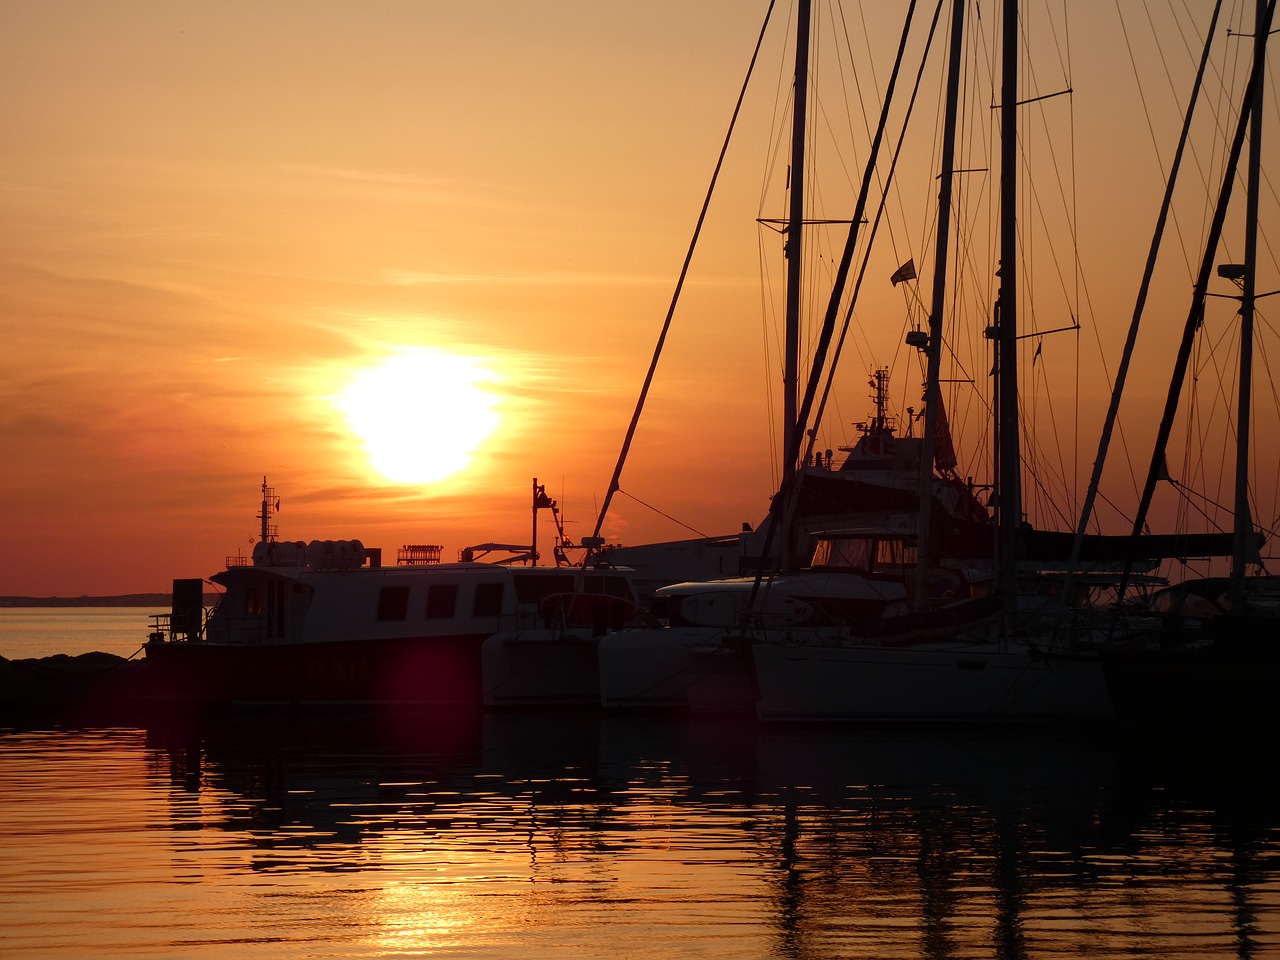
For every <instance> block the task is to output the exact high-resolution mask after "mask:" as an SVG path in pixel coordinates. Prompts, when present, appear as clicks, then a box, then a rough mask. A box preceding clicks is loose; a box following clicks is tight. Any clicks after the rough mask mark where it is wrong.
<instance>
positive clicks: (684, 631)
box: [599, 627, 755, 714]
mask: <svg viewBox="0 0 1280 960" xmlns="http://www.w3.org/2000/svg"><path fill="white" fill-rule="evenodd" d="M724 637H725V631H723V630H720V629H715V628H708V627H665V628H653V629H636V630H620V631H618V632H617V633H611V634H609V635H608V636H605V637H603V638H602V639H601V641H600V647H599V660H600V704H601V706H602V707H604V708H606V709H610V710H617V711H641V712H643V711H662V712H688V713H700V714H702V713H705V714H735V713H747V714H750V713H751V712H752V711H753V710H754V709H755V686H754V683H753V681H752V676H751V661H750V657H749V656H748V655H747V654H746V653H745V652H743V651H742V650H741V649H739V648H735V647H731V646H728V645H726V644H725V643H724V642H723V639H724Z"/></svg>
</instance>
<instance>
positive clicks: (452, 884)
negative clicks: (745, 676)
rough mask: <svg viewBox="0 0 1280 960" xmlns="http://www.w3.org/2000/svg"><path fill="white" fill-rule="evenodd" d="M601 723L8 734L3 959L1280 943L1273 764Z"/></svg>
mask: <svg viewBox="0 0 1280 960" xmlns="http://www.w3.org/2000/svg"><path fill="white" fill-rule="evenodd" d="M1223 747H1224V744H1221V743H1219V744H1212V743H1211V744H1209V745H1208V746H1205V747H1197V748H1191V747H1189V746H1184V745H1180V744H1174V745H1172V747H1171V748H1170V749H1160V750H1156V749H1153V748H1152V746H1151V745H1150V743H1149V742H1147V741H1132V742H1130V741H1121V740H1119V739H1118V737H1116V736H1115V735H1112V734H1106V735H1101V736H1092V735H1091V736H1087V737H1086V736H1083V735H1076V734H1055V735H1050V734H1039V735H1034V736H1028V735H1010V734H1006V733H999V732H992V731H987V732H978V733H960V732H956V733H950V734H949V733H946V732H939V731H934V732H931V733H923V732H910V731H896V732H884V731H881V732H875V731H855V730H832V729H827V730H774V729H759V728H757V727H756V726H755V725H754V724H741V723H736V724H729V723H709V722H698V723H693V722H689V721H679V720H665V721H658V720H647V719H643V718H605V719H600V718H597V717H594V716H579V717H572V716H515V715H489V716H482V715H479V714H466V715H462V716H445V715H429V714H395V715H366V716H358V717H349V716H348V717H334V716H329V717H324V716H311V717H280V716H244V717H237V718H232V719H223V720H219V721H216V722H213V721H210V722H204V723H193V724H190V725H186V726H181V727H179V726H170V727H166V728H164V729H152V730H141V729H88V730H11V731H9V732H6V733H4V734H3V735H2V736H0V956H2V957H4V958H5V960H17V958H27V957H49V958H54V957H68V958H70V957H76V958H82V957H83V958H87V957H128V958H139V957H210V958H213V957H216V958H232V957H259V956H261V957H268V956H269V957H272V958H295V957H296V958H302V957H446V958H453V957H474V958H481V957H484V958H511V960H518V958H519V960H526V958H531V957H534V958H536V957H553V956H554V957H557V958H564V960H580V958H581V960H585V958H603V957H651V956H655V955H661V956H669V957H705V958H721V957H723V958H726V960H728V958H734V960H740V958H756V957H795V958H835V957H866V958H897V957H902V958H908V957H909V958H922V957H925V958H949V957H996V958H1021V957H1152V958H1155V957H1159V958H1180V957H1185V958H1203V957H1241V958H1246V957H1253V958H1263V957H1280V804H1278V803H1277V799H1276V794H1275V793H1274V792H1273V789H1274V788H1273V787H1272V785H1271V778H1272V774H1273V770H1272V769H1271V767H1272V766H1273V763H1274V756H1275V751H1274V747H1273V746H1272V744H1270V743H1269V742H1265V741H1258V743H1257V745H1256V746H1254V747H1246V746H1244V745H1241V744H1237V745H1236V747H1235V748H1233V749H1229V750H1228V749H1224V748H1223Z"/></svg>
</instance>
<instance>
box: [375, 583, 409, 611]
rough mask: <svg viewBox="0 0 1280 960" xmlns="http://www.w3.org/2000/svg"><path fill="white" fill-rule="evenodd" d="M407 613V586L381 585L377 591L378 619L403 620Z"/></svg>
mask: <svg viewBox="0 0 1280 960" xmlns="http://www.w3.org/2000/svg"><path fill="white" fill-rule="evenodd" d="M408 613H409V587H408V586H407V585H405V586H397V587H383V588H382V589H381V590H380V591H378V619H379V620H403V619H404V618H405V617H406V616H407V615H408Z"/></svg>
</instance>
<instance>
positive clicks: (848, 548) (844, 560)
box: [813, 538, 876, 570]
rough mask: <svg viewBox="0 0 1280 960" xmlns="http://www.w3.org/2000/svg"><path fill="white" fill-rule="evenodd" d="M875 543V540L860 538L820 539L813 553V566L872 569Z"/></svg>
mask: <svg viewBox="0 0 1280 960" xmlns="http://www.w3.org/2000/svg"><path fill="white" fill-rule="evenodd" d="M875 543H876V542H875V540H872V539H860V538H859V539H855V538H849V539H842V540H819V541H818V548H817V550H815V551H814V554H813V566H815V567H848V568H850V569H853V570H870V569H871V566H872V558H873V556H874V550H875Z"/></svg>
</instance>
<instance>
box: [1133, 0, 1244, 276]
mask: <svg viewBox="0 0 1280 960" xmlns="http://www.w3.org/2000/svg"><path fill="white" fill-rule="evenodd" d="M1115 6H1116V17H1117V19H1118V20H1119V22H1120V35H1121V36H1122V37H1124V45H1125V49H1126V50H1127V51H1128V53H1129V66H1130V67H1132V68H1133V79H1134V83H1135V84H1136V86H1137V90H1138V100H1139V102H1140V103H1141V104H1142V115H1143V117H1144V118H1145V119H1146V121H1147V134H1148V136H1149V137H1150V138H1151V148H1152V152H1153V153H1154V154H1155V160H1156V166H1157V167H1158V168H1159V170H1160V175H1161V176H1162V177H1164V178H1165V180H1166V182H1167V180H1168V175H1167V174H1166V173H1165V169H1164V159H1163V157H1161V155H1160V143H1159V139H1158V138H1157V137H1156V129H1155V124H1154V123H1153V122H1152V119H1151V107H1150V105H1149V104H1148V103H1147V91H1146V87H1145V86H1144V85H1143V83H1142V72H1141V71H1140V70H1139V69H1138V58H1137V56H1136V55H1135V54H1134V50H1133V41H1132V40H1131V39H1130V37H1129V27H1128V24H1127V23H1125V19H1124V10H1123V8H1122V4H1121V0H1115ZM1221 6H1222V0H1216V3H1215V6H1214V22H1216V21H1217V16H1218V10H1219V8H1221ZM1147 17H1148V23H1149V24H1150V10H1148V11H1147ZM1154 29H1155V28H1154V25H1152V31H1153V32H1154ZM1162 62H1163V58H1162ZM1167 76H1168V71H1167V68H1166V77H1167ZM1192 157H1193V159H1194V161H1195V163H1196V168H1197V170H1198V171H1199V173H1200V177H1201V179H1202V180H1203V179H1204V171H1203V170H1201V169H1200V164H1199V156H1198V155H1197V154H1196V153H1195V151H1194V150H1193V151H1192ZM1171 216H1172V218H1173V231H1174V233H1175V234H1176V235H1177V238H1178V248H1179V250H1181V252H1182V258H1183V260H1184V261H1185V264H1184V265H1185V266H1186V269H1187V273H1188V274H1190V273H1192V266H1191V257H1190V253H1189V251H1188V250H1187V243H1186V240H1185V238H1184V237H1183V236H1182V226H1181V224H1180V222H1179V220H1178V215H1177V213H1176V212H1174V213H1172V214H1171Z"/></svg>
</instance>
